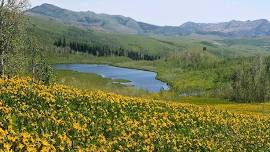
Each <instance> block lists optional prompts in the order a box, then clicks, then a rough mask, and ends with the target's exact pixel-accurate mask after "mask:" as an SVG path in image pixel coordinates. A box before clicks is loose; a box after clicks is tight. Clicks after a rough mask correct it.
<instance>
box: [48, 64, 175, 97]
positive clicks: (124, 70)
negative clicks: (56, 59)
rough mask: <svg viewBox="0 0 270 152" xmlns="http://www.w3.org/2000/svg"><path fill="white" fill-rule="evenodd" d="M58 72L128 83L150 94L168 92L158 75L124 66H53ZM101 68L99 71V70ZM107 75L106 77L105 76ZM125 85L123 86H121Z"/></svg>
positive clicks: (167, 87) (165, 83)
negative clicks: (89, 74) (86, 74)
mask: <svg viewBox="0 0 270 152" xmlns="http://www.w3.org/2000/svg"><path fill="white" fill-rule="evenodd" d="M53 67H54V68H55V69H58V70H70V71H77V72H81V73H94V74H97V75H99V76H101V77H104V78H109V79H112V80H116V81H117V80H125V81H127V82H128V81H129V82H128V85H129V86H130V85H132V86H134V87H135V88H137V89H142V88H143V89H145V90H147V91H150V92H153V93H154V92H156V93H157V92H160V91H161V90H170V89H171V87H170V86H169V84H168V83H167V82H164V81H162V80H159V79H158V73H157V72H154V71H150V70H145V69H138V68H129V67H125V66H115V65H113V64H96V63H95V64H86V63H83V64H81V63H79V64H72V63H66V64H53ZM100 68H101V69H100ZM110 72H111V73H110ZM106 74H107V75H106ZM123 85H125V84H123Z"/></svg>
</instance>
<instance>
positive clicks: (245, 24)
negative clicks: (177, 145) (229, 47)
mask: <svg viewBox="0 0 270 152" xmlns="http://www.w3.org/2000/svg"><path fill="white" fill-rule="evenodd" d="M28 14H29V15H31V16H38V17H48V18H50V19H52V20H57V21H61V22H63V23H66V24H69V25H74V26H78V27H82V28H87V29H94V30H100V31H106V32H117V33H125V34H141V35H163V36H164V35H165V36H186V35H191V34H199V35H216V36H223V37H258V36H270V22H269V21H268V20H265V19H260V20H254V21H235V20H232V21H230V22H223V23H209V24H206V23H194V22H187V23H185V24H183V25H181V26H156V25H152V24H148V23H143V22H138V21H136V20H134V19H132V18H129V17H124V16H121V15H107V14H96V13H94V12H91V11H87V12H75V11H71V10H67V9H62V8H60V7H57V6H54V5H51V4H43V5H41V6H37V7H34V8H32V9H30V10H28Z"/></svg>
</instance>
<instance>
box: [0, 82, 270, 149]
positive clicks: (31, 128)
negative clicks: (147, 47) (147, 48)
mask: <svg viewBox="0 0 270 152" xmlns="http://www.w3.org/2000/svg"><path fill="white" fill-rule="evenodd" d="M0 88H1V89H0V120H1V124H0V148H1V149H4V150H5V151H7V150H14V151H20V150H21V151H25V150H28V151H31V150H32V151H35V150H44V151H49V150H51V151H64V150H65V151H69V150H79V149H80V150H82V149H86V150H87V149H88V150H89V151H90V150H93V151H95V150H106V149H108V150H112V151H114V150H120V151H124V150H130V151H133V150H147V151H154V150H155V151H164V150H166V151H179V150H182V151H187V150H192V151H210V150H212V151H224V150H226V151H227V150H231V151H244V150H251V149H252V150H255V151H260V150H261V151H268V150H269V148H270V144H269V140H270V136H269V134H270V129H269V128H270V118H269V117H268V116H259V115H242V114H233V113H229V112H222V111H217V110H214V109H211V108H207V107H199V106H193V105H188V104H178V103H169V102H161V101H153V100H145V99H141V98H130V97H123V96H119V95H116V94H109V93H104V92H100V91H96V92H86V91H80V90H76V89H73V88H67V87H65V86H61V85H51V86H44V85H41V84H38V83H31V81H30V79H28V78H12V79H7V78H2V79H0Z"/></svg>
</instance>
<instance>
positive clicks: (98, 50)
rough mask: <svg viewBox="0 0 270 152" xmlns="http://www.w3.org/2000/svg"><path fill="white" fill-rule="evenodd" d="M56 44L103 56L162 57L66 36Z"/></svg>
mask: <svg viewBox="0 0 270 152" xmlns="http://www.w3.org/2000/svg"><path fill="white" fill-rule="evenodd" d="M54 45H55V46H57V47H62V48H65V47H69V48H70V49H72V50H74V51H76V52H82V53H88V54H92V55H94V56H98V57H102V56H124V57H128V58H130V59H132V60H146V61H154V60H158V59H160V56H155V55H149V54H145V53H142V52H135V51H130V50H126V49H123V48H121V47H120V48H118V49H115V48H111V47H109V46H107V45H90V44H87V43H82V42H77V41H70V42H67V41H66V39H65V38H63V39H59V40H57V41H55V42H54Z"/></svg>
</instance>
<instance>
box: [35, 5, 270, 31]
mask: <svg viewBox="0 0 270 152" xmlns="http://www.w3.org/2000/svg"><path fill="white" fill-rule="evenodd" d="M30 2H31V5H32V7H33V6H36V5H40V4H42V3H50V4H55V5H57V6H60V7H63V8H67V9H71V10H75V11H88V10H90V11H94V12H96V13H106V14H113V15H123V16H128V17H131V18H134V19H136V20H138V21H143V22H147V23H151V24H156V25H176V26H178V25H180V24H182V23H184V22H187V21H193V22H200V23H213V22H223V21H230V20H233V19H234V20H255V19H262V18H263V19H268V20H270V9H269V7H270V0H30Z"/></svg>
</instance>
